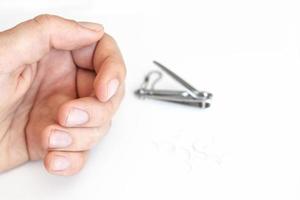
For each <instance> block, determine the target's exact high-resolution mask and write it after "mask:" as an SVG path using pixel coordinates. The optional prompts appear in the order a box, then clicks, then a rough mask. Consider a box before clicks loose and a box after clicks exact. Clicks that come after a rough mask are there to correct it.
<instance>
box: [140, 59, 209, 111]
mask: <svg viewBox="0 0 300 200" xmlns="http://www.w3.org/2000/svg"><path fill="white" fill-rule="evenodd" d="M153 63H154V64H155V65H157V66H158V67H159V68H160V69H161V70H163V71H164V72H165V73H166V74H168V75H169V76H171V77H172V78H173V79H174V80H175V81H177V82H178V83H179V84H181V85H182V86H183V87H185V88H186V90H185V91H177V90H158V89H154V87H155V85H156V84H157V82H158V81H159V80H160V79H161V78H162V76H163V75H162V73H161V72H160V71H150V72H149V73H148V74H147V75H146V77H145V79H144V82H143V83H142V85H141V87H140V88H139V89H138V90H136V91H135V94H136V95H137V96H138V97H140V98H149V99H156V100H162V101H168V102H173V103H180V104H184V105H189V106H196V107H200V108H208V107H210V101H211V99H212V94H211V93H209V92H205V91H198V90H197V89H195V88H194V87H193V86H191V85H190V84H189V83H188V82H186V81H185V80H183V79H182V78H180V77H179V76H178V75H177V74H175V73H174V72H172V71H171V70H170V69H168V68H167V67H165V66H164V65H162V64H160V63H159V62H157V61H153ZM151 82H152V83H151Z"/></svg>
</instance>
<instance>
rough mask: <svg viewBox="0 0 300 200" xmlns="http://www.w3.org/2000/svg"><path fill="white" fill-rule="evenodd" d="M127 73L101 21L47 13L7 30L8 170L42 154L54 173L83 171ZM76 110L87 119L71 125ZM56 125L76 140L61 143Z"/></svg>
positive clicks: (3, 35) (2, 60)
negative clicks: (54, 136)
mask: <svg viewBox="0 0 300 200" xmlns="http://www.w3.org/2000/svg"><path fill="white" fill-rule="evenodd" d="M125 73H126V72H125V65H124V62H123V59H122V56H121V53H120V51H119V49H118V47H117V44H116V42H115V41H114V39H113V38H112V37H111V36H109V35H107V34H106V33H104V30H103V27H102V26H101V25H99V24H95V23H87V22H84V23H83V22H82V23H78V22H75V21H72V20H68V19H64V18H61V17H58V16H53V15H40V16H37V17H35V18H34V19H31V20H28V21H26V22H23V23H21V24H19V25H17V26H16V27H14V28H12V29H10V30H7V31H4V32H0V91H1V93H0V172H4V171H7V170H9V169H12V168H14V167H17V166H19V165H21V164H24V163H26V162H28V161H30V160H41V159H42V160H44V166H45V168H46V169H47V170H48V171H49V172H50V173H52V174H55V175H63V176H69V175H73V174H76V173H77V172H79V171H80V169H81V168H82V167H83V166H84V164H85V162H86V159H87V154H88V151H89V150H90V149H91V148H92V147H93V146H94V145H95V144H97V142H99V140H100V139H101V137H103V135H104V134H105V133H106V132H107V131H108V129H109V127H110V124H111V119H112V117H113V115H114V113H115V112H116V111H117V109H118V106H119V104H120V103H121V100H122V98H123V95H124V79H125ZM112 80H114V81H113V82H114V83H115V84H114V85H115V89H116V91H115V93H112V91H111V90H112V89H111V87H110V85H109V84H110V83H111V81H112ZM74 108H75V109H79V110H80V111H83V112H84V113H85V114H86V115H82V112H81V113H78V112H77V118H78V117H79V118H84V119H87V121H85V122H83V123H74V121H73V123H70V122H69V121H68V120H70V119H72V116H71V115H72V114H73V115H74V112H73V111H74V110H73V109H74ZM86 117H87V118H86ZM54 131H60V133H61V132H63V133H65V134H66V135H67V136H68V138H71V140H69V144H68V145H67V146H64V147H62V146H60V147H53V145H51V144H50V140H51V136H52V134H53V133H54ZM58 160H60V161H61V160H63V161H64V162H63V169H60V170H57V166H60V168H61V167H62V164H61V162H60V165H59V164H57V163H59V162H57V161H58Z"/></svg>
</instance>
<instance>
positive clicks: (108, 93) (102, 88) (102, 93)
mask: <svg viewBox="0 0 300 200" xmlns="http://www.w3.org/2000/svg"><path fill="white" fill-rule="evenodd" d="M119 86H120V81H119V79H118V78H112V79H111V80H108V81H106V82H105V81H101V80H99V79H96V80H95V82H94V88H95V91H96V96H97V98H98V99H99V100H100V101H101V102H107V101H109V100H110V99H111V98H112V97H113V96H114V95H115V94H116V93H117V91H118V89H119Z"/></svg>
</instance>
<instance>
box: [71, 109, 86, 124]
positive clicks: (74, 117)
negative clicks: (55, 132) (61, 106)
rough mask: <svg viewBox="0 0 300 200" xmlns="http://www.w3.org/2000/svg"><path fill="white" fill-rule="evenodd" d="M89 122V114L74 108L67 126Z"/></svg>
mask: <svg viewBox="0 0 300 200" xmlns="http://www.w3.org/2000/svg"><path fill="white" fill-rule="evenodd" d="M88 120H89V115H88V113H87V112H85V111H84V110H81V109H78V108H72V109H71V111H70V113H69V115H68V118H67V125H68V126H73V125H81V124H84V123H86V122H87V121H88Z"/></svg>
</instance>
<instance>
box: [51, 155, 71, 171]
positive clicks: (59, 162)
mask: <svg viewBox="0 0 300 200" xmlns="http://www.w3.org/2000/svg"><path fill="white" fill-rule="evenodd" d="M69 167H70V161H69V160H68V159H67V158H65V157H63V156H55V157H54V160H53V161H52V167H51V169H52V170H53V171H63V170H66V169H68V168H69Z"/></svg>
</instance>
